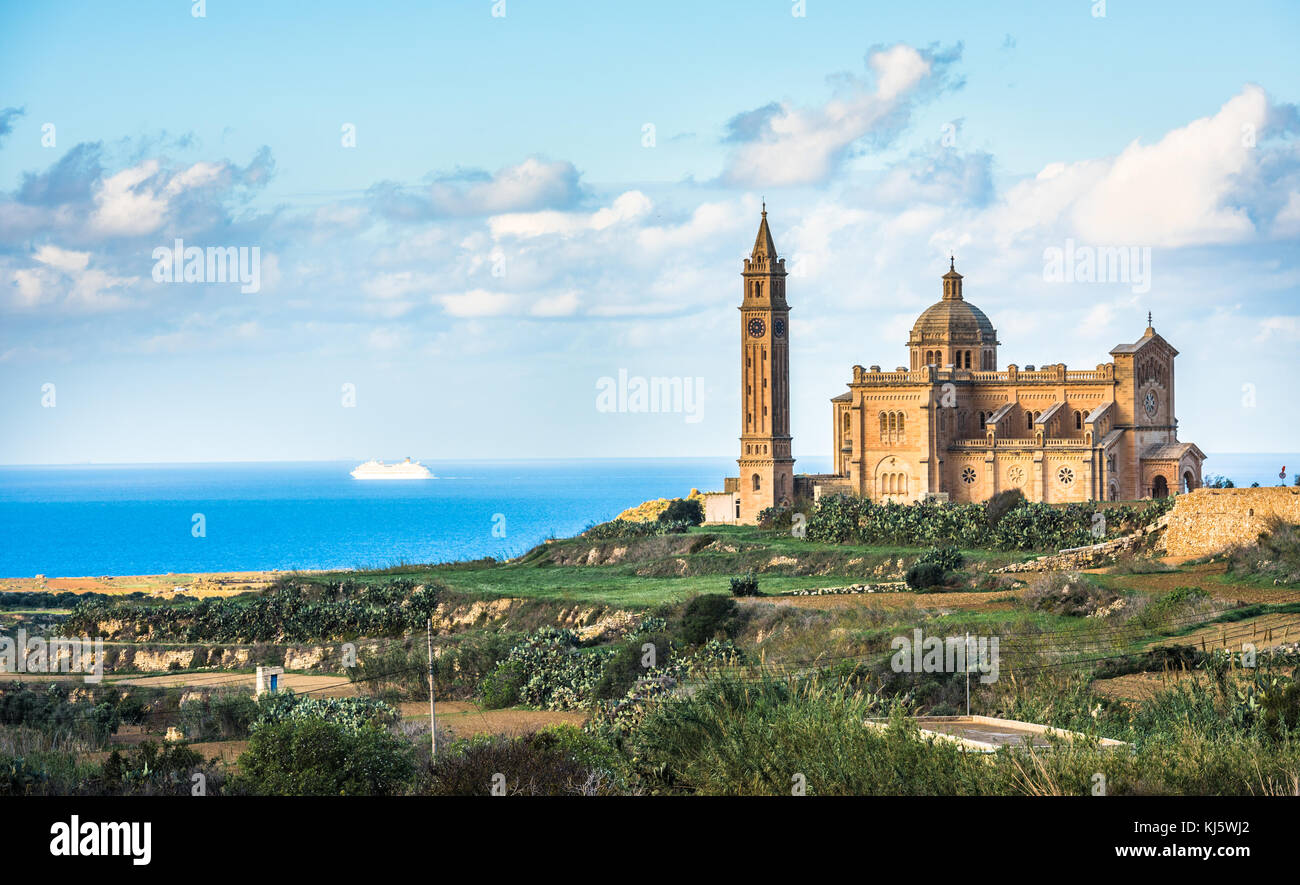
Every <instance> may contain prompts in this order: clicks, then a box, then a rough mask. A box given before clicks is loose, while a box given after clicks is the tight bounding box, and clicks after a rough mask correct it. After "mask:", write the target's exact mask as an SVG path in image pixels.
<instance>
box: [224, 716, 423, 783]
mask: <svg viewBox="0 0 1300 885" xmlns="http://www.w3.org/2000/svg"><path fill="white" fill-rule="evenodd" d="M413 756H414V748H413V747H412V746H411V744H410V743H408V742H407V741H405V740H403V739H402V738H399V737H396V736H395V735H393V734H390V733H389V732H388V731H387V730H386V729H384V728H380V727H378V726H375V725H368V726H365V727H363V728H360V729H351V728H348V727H346V726H343V725H340V724H338V723H334V722H326V721H325V720H324V719H318V718H307V719H302V720H299V721H283V722H277V723H273V724H264V725H258V726H256V727H255V728H254V729H253V734H252V737H251V738H250V740H249V743H248V749H247V750H246V751H245V752H244V753H243V755H241V756H240V757H239V771H240V774H239V777H238V779H237V781H238V783H239V785H240V786H241V787H242V788H244V789H247V790H249V791H250V792H253V793H256V794H259V795H264V796H391V795H395V794H398V793H402V792H404V791H405V788H406V786H407V785H408V784H409V783H410V782H411V780H412V777H413V775H414V773H415V765H414V759H413Z"/></svg>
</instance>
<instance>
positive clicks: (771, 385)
mask: <svg viewBox="0 0 1300 885" xmlns="http://www.w3.org/2000/svg"><path fill="white" fill-rule="evenodd" d="M741 278H742V280H743V286H744V295H743V298H742V301H741V304H740V355H741V363H740V370H741V374H740V399H741V411H740V458H739V459H738V460H737V463H738V465H739V468H740V469H739V474H740V475H739V476H736V477H729V478H727V479H726V480H725V481H724V483H725V484H724V491H722V492H714V493H710V494H709V495H707V496H706V498H705V519H706V520H707V521H708V522H721V523H734V522H740V523H753V522H754V521H755V520H756V519H757V516H758V514H759V512H761V511H762V510H763V509H764V508H767V507H773V506H777V505H785V506H788V505H790V504H792V503H793V502H794V501H795V500H796V499H799V500H816V499H817V498H819V497H820V496H822V495H825V494H851V495H863V496H866V497H869V498H872V499H874V500H877V501H899V502H909V501H919V500H923V499H938V500H942V501H983V500H986V499H987V498H989V497H991V496H993V495H995V494H996V493H998V492H999V491H1002V490H1004V489H1011V488H1018V489H1020V490H1021V491H1022V492H1024V494H1025V497H1026V498H1028V499H1029V500H1030V501H1044V502H1047V503H1053V504H1054V503H1063V502H1069V501H1098V500H1111V501H1117V500H1131V499H1137V498H1161V497H1165V496H1166V495H1169V494H1170V493H1172V492H1176V491H1179V490H1182V491H1186V490H1190V489H1193V488H1196V487H1197V486H1198V485H1200V482H1201V465H1202V462H1203V461H1204V460H1205V454H1204V453H1203V452H1202V451H1201V450H1200V449H1199V448H1197V447H1196V445H1195V444H1193V443H1183V442H1179V441H1178V420H1177V418H1176V417H1175V414H1176V413H1175V411H1174V357H1175V356H1177V355H1178V351H1177V350H1175V349H1174V348H1173V346H1172V345H1171V344H1170V343H1169V342H1168V341H1166V340H1165V339H1164V338H1162V337H1161V336H1160V334H1159V333H1158V332H1156V330H1155V328H1154V327H1153V326H1152V325H1151V318H1150V315H1148V317H1147V328H1146V331H1145V332H1143V333H1142V336H1141V337H1140V338H1139V339H1138V340H1137V341H1136V342H1134V343H1132V344H1121V345H1119V346H1117V347H1115V348H1114V349H1112V350H1111V352H1110V355H1111V357H1112V360H1111V361H1110V362H1108V363H1102V364H1100V365H1098V366H1097V367H1096V368H1095V369H1082V370H1076V369H1067V368H1066V367H1065V364H1064V363H1056V364H1053V365H1045V366H1039V367H1035V366H1017V365H1016V364H1014V363H1012V364H1009V365H1007V366H1006V367H1005V368H1000V367H999V363H998V345H999V343H1000V342H999V341H998V336H997V330H996V329H994V327H993V323H992V322H990V320H989V318H988V317H987V316H986V315H985V314H984V312H983V311H982V310H980V309H979V308H978V307H976V306H975V305H973V304H971V303H970V302H969V301H967V300H966V298H965V295H964V293H963V292H962V279H963V278H962V275H961V274H959V273H958V272H957V269H956V265H955V262H954V261H950V263H949V268H948V272H947V273H946V274H944V275H943V290H942V296H943V297H942V298H941V299H940V300H939V301H937V302H936V303H934V304H933V305H931V306H930V307H928V308H926V310H925V311H924V312H923V313H922V314H921V315H920V317H918V318H917V320H916V323H915V324H914V325H913V326H912V331H911V334H910V335H909V336H908V339H907V351H908V359H907V362H908V364H907V365H905V366H899V367H897V368H896V369H894V370H893V371H892V372H885V371H881V368H880V366H871V367H870V368H863V367H862V366H854V367H853V375H852V379H851V380H850V381H849V382H848V390H846V391H845V392H844V393H841V394H840V395H839V396H836V397H833V398H832V399H831V401H830V402H831V410H830V411H831V415H830V418H831V450H832V453H833V455H834V461H833V463H834V469H835V472H834V473H832V474H817V475H806V474H796V473H795V472H794V458H793V456H792V454H791V436H790V338H789V335H790V305H789V304H788V303H787V301H786V291H785V282H786V270H785V259H783V258H780V257H778V255H777V252H776V245H775V243H774V242H773V240H772V232H771V230H770V229H769V228H768V224H767V208H766V207H764V209H763V215H762V220H761V221H760V222H759V226H758V236H757V238H756V239H755V241H754V249H753V252H752V253H751V254H750V257H749V258H747V259H745V263H744V268H743V270H742V271H741Z"/></svg>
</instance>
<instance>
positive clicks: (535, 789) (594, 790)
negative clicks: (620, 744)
mask: <svg viewBox="0 0 1300 885" xmlns="http://www.w3.org/2000/svg"><path fill="white" fill-rule="evenodd" d="M606 764H609V765H611V766H613V765H617V764H618V761H617V757H616V756H615V755H614V754H613V753H612V752H611V751H610V750H609V748H607V747H603V745H601V744H600V742H599V741H597V740H596V739H595V738H592V737H590V736H586V735H583V734H582V733H581V732H578V731H577V730H576V729H572V728H569V729H556V730H551V729H548V730H545V731H539V732H536V733H534V734H530V735H527V736H525V737H520V738H514V739H511V738H504V737H490V738H479V739H476V740H470V741H461V742H458V743H456V744H453V745H452V747H451V749H450V750H448V751H447V752H445V753H441V752H440V753H439V754H438V758H437V759H436V760H434V761H433V763H432V764H431V765H430V766H429V771H428V773H427V779H428V786H427V791H428V792H429V793H430V794H431V795H434V796H488V795H492V791H493V788H494V787H495V786H496V785H497V784H500V789H501V790H503V791H504V794H505V795H507V796H572V795H605V794H611V793H616V792H618V790H617V789H616V787H615V786H614V782H615V776H614V774H613V772H612V771H611V770H610V769H609V768H606V767H605V765H606ZM499 776H500V777H499ZM502 778H503V779H504V780H502Z"/></svg>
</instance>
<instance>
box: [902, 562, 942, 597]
mask: <svg viewBox="0 0 1300 885" xmlns="http://www.w3.org/2000/svg"><path fill="white" fill-rule="evenodd" d="M946 576H947V572H946V571H944V568H943V566H941V565H939V564H938V563H937V562H918V563H916V564H914V565H913V566H912V567H911V568H909V569H908V570H907V574H906V575H904V576H903V580H905V581H906V582H907V586H908V587H911V588H912V589H913V590H920V591H926V590H930V589H933V588H935V587H939V586H942V585H943V582H944V578H945V577H946Z"/></svg>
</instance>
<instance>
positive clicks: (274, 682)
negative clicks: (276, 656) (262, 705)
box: [253, 664, 284, 698]
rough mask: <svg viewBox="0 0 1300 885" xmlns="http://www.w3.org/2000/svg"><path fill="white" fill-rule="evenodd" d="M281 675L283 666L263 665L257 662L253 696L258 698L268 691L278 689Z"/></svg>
mask: <svg viewBox="0 0 1300 885" xmlns="http://www.w3.org/2000/svg"><path fill="white" fill-rule="evenodd" d="M283 675H284V668H283V667H263V666H262V665H261V664H259V665H258V667H257V690H256V692H254V694H253V697H258V698H260V697H261V696H262V695H264V694H266V693H267V692H268V691H270V692H274V691H279V690H280V677H281V676H283Z"/></svg>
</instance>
